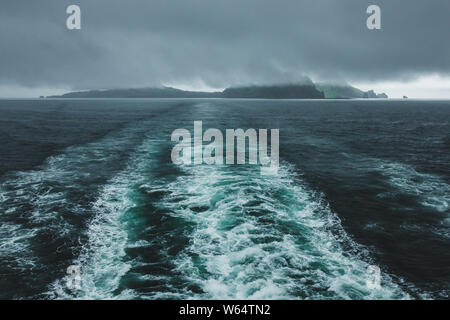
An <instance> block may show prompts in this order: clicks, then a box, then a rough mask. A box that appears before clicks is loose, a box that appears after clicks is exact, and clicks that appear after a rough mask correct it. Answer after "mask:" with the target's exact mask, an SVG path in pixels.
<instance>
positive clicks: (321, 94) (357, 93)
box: [47, 81, 388, 99]
mask: <svg viewBox="0 0 450 320" xmlns="http://www.w3.org/2000/svg"><path fill="white" fill-rule="evenodd" d="M47 98H232V99H358V98H359V99H362V98H368V99H374V98H384V99H387V98H388V96H387V95H386V94H384V93H381V94H376V93H375V92H374V91H373V90H370V91H362V90H359V89H357V88H355V87H352V86H349V85H328V84H314V83H313V82H312V81H309V82H305V83H302V84H279V85H264V86H259V85H255V86H241V87H231V88H227V89H225V90H223V91H217V92H200V91H186V90H180V89H176V88H172V87H159V88H140V89H110V90H90V91H78V92H70V93H66V94H63V95H60V96H48V97H47Z"/></svg>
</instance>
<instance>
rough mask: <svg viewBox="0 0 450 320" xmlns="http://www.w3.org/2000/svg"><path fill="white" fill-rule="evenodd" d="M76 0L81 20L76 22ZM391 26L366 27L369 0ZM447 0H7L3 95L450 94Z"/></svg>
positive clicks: (0, 12) (2, 13)
mask: <svg viewBox="0 0 450 320" xmlns="http://www.w3.org/2000/svg"><path fill="white" fill-rule="evenodd" d="M71 4H77V5H79V6H80V7H81V11H82V17H81V20H82V29H81V30H68V29H67V28H66V19H67V17H68V15H67V14H66V8H67V6H68V5H71ZM369 4H377V5H379V6H380V7H381V10H382V29H381V30H375V31H374V30H368V29H367V28H366V19H367V17H368V15H367V14H366V9H367V7H368V6H369ZM449 36H450V1H448V0H426V1H425V0H408V1H405V0H388V1H383V0H371V1H366V0H339V1H338V0H220V1H219V0H147V1H144V0H142V1H138V0H126V1H125V0H122V1H119V0H82V1H75V0H40V1H29V0H1V3H0V41H1V42H0V46H1V50H0V96H3V97H7V96H9V97H13V96H36V95H41V94H42V95H47V94H53V93H62V92H65V91H68V90H84V89H93V88H95V89H97V88H100V89H103V88H118V87H120V88H122V87H146V86H154V85H161V84H164V85H173V86H177V87H181V88H187V89H197V90H198V89H216V88H217V89H220V88H224V87H227V86H230V85H242V84H262V83H264V84H270V83H280V82H284V83H286V82H295V81H297V80H299V79H301V78H302V76H303V75H306V76H309V77H311V78H312V79H313V80H315V81H333V82H337V81H340V82H342V81H346V82H348V83H350V84H353V85H356V86H359V87H361V88H363V89H370V88H375V89H376V90H377V91H385V92H387V93H388V94H390V95H391V96H394V97H396V96H402V95H403V94H406V95H409V96H411V97H430V98H450V41H449Z"/></svg>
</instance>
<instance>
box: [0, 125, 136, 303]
mask: <svg viewBox="0 0 450 320" xmlns="http://www.w3.org/2000/svg"><path fill="white" fill-rule="evenodd" d="M138 137H139V134H138V130H137V129H134V128H127V129H124V130H120V131H119V132H115V133H113V134H109V135H107V136H106V137H104V138H102V139H100V140H98V141H95V142H92V143H88V144H85V145H80V146H72V147H69V148H67V149H65V150H63V151H62V152H61V154H59V155H54V156H51V157H49V158H47V159H46V160H45V162H44V163H43V164H42V165H40V166H39V167H36V168H35V169H33V170H29V171H19V172H11V173H8V174H6V175H5V176H3V177H2V185H1V188H0V200H1V201H0V210H1V211H2V215H1V216H0V222H1V227H0V243H1V245H0V257H1V261H2V262H1V263H0V268H1V270H2V272H3V273H4V274H7V275H8V277H7V279H16V278H17V277H20V279H19V280H18V281H20V286H19V287H20V288H21V290H22V291H23V292H22V293H19V292H18V293H17V294H18V295H19V296H18V297H21V298H25V297H27V296H29V297H36V295H38V294H40V292H39V291H38V290H42V289H43V288H42V286H45V283H46V282H48V281H51V277H53V276H57V274H61V273H62V272H64V271H65V268H66V264H67V259H70V257H71V256H72V255H73V254H76V253H77V250H78V248H79V242H80V241H81V238H82V237H83V228H84V224H85V222H86V221H87V220H88V219H90V218H91V217H92V207H91V201H92V200H93V197H94V195H95V194H96V192H97V190H96V188H97V187H98V185H101V184H102V183H103V180H104V179H105V177H107V176H108V175H109V174H110V175H114V174H115V172H116V171H117V170H119V168H120V166H121V163H122V160H121V157H123V155H122V154H124V153H125V154H126V152H125V151H126V150H127V149H130V148H131V149H132V148H133V145H134V144H135V143H136V139H138ZM50 270H51V272H50ZM7 279H6V280H5V281H8V280H7ZM39 288H40V289H39ZM4 294H6V293H4ZM21 294H24V295H26V296H21Z"/></svg>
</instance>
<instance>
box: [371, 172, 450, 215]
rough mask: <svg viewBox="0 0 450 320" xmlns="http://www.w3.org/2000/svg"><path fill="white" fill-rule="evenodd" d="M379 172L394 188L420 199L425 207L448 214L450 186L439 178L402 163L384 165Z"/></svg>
mask: <svg viewBox="0 0 450 320" xmlns="http://www.w3.org/2000/svg"><path fill="white" fill-rule="evenodd" d="M378 170H379V171H380V172H381V173H382V174H383V175H384V176H386V177H388V179H389V182H390V183H391V184H392V186H394V187H396V188H397V189H398V190H400V191H401V192H404V193H406V194H409V195H412V196H416V197H418V198H419V199H420V200H419V201H420V203H421V204H422V205H423V206H426V207H430V208H433V209H435V210H437V211H439V212H448V210H449V203H450V185H448V184H447V183H445V182H444V181H443V180H442V179H441V178H440V177H439V176H436V175H433V174H425V173H419V172H417V171H416V170H415V169H414V168H413V167H412V166H410V165H406V164H401V163H383V164H381V165H380V166H379V167H378ZM391 195H392V194H391ZM382 196H386V195H385V194H383V195H382Z"/></svg>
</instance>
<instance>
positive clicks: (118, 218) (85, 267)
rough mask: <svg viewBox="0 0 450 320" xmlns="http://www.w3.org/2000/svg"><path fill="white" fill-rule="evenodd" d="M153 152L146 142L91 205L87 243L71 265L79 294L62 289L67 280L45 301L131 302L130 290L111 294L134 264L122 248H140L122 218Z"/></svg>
mask: <svg viewBox="0 0 450 320" xmlns="http://www.w3.org/2000/svg"><path fill="white" fill-rule="evenodd" d="M153 152H154V150H153V149H152V148H151V143H150V142H149V141H146V142H145V143H143V144H142V145H141V146H140V147H139V148H138V149H137V150H136V151H135V152H134V153H133V154H132V155H131V156H130V160H129V164H128V165H127V167H126V168H125V169H124V170H123V171H122V172H120V173H119V174H117V175H116V176H114V177H113V178H112V179H111V180H110V181H109V182H108V183H107V184H106V185H105V186H104V187H103V189H102V190H101V192H100V196H99V197H98V199H97V200H96V201H95V203H94V204H93V211H94V212H95V213H96V215H95V217H94V218H93V219H92V221H91V222H90V223H89V226H88V230H87V235H88V241H87V243H86V244H84V246H83V249H82V252H81V254H80V256H79V257H78V259H76V260H75V261H73V265H77V266H80V268H81V272H82V274H81V277H82V282H81V283H82V286H81V290H80V291H75V292H71V291H70V290H68V289H67V287H66V281H67V277H64V278H63V279H61V280H59V281H56V282H55V283H53V284H52V285H51V287H50V290H49V292H48V295H49V297H51V298H56V299H72V298H75V299H133V298H136V293H135V292H134V291H133V290H122V291H121V293H120V294H116V293H115V291H116V290H117V289H118V288H119V285H120V280H121V278H122V277H123V275H125V274H126V273H127V272H128V271H129V270H130V268H131V266H132V265H133V264H134V262H133V261H126V259H125V256H126V251H125V250H126V248H128V247H133V246H139V245H143V243H142V242H138V243H130V242H129V239H128V230H127V222H126V215H127V211H128V210H129V209H131V208H133V207H134V206H135V205H136V203H135V201H134V200H133V195H132V194H130V193H131V192H132V189H133V186H135V185H142V184H145V183H147V176H146V171H147V170H148V168H149V167H151V166H152V159H153Z"/></svg>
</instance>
